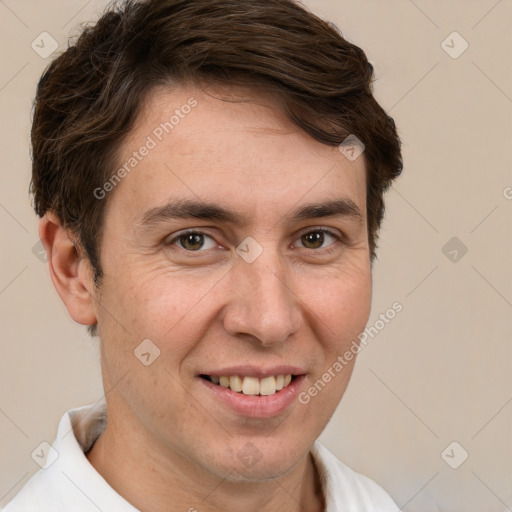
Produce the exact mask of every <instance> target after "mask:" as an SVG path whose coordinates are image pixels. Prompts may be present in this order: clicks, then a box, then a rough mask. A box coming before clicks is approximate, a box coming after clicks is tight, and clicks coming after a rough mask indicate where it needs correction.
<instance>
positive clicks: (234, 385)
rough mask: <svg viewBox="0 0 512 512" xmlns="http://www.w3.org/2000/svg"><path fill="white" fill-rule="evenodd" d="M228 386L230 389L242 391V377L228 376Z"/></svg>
mask: <svg viewBox="0 0 512 512" xmlns="http://www.w3.org/2000/svg"><path fill="white" fill-rule="evenodd" d="M229 387H230V388H231V389H232V391H238V392H240V391H242V379H241V378H240V377H239V376H238V375H235V376H234V377H230V378H229Z"/></svg>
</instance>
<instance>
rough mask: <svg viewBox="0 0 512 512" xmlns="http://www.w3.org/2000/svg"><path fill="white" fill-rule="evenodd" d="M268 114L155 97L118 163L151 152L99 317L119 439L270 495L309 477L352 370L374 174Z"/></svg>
mask: <svg viewBox="0 0 512 512" xmlns="http://www.w3.org/2000/svg"><path fill="white" fill-rule="evenodd" d="M190 98H194V99H195V101H196V102H197V104H195V102H193V101H192V102H190V101H189V99H190ZM253 99H256V100H257V101H252V102H246V101H244V102H240V101H237V102H230V101H222V100H220V99H218V98H217V97H216V95H214V96H212V95H211V94H207V93H205V92H203V91H201V90H198V89H195V88H192V87H187V88H185V87H183V88H180V89H178V90H173V91H171V92H169V90H163V89H160V90H158V91H156V92H154V93H153V94H152V95H151V96H150V98H149V101H148V103H147V104H146V106H145V108H144V111H143V113H142V115H141V116H140V118H139V120H138V122H137V124H136V126H135V128H134V130H133V132H132V133H131V134H130V137H129V138H128V139H127V140H126V141H125V142H124V144H123V146H122V148H121V151H120V153H119V155H118V166H119V167H121V166H122V165H124V164H125V163H126V162H130V158H131V157H134V155H133V152H134V151H137V152H138V153H137V154H138V156H135V157H134V158H137V163H136V165H134V160H132V161H131V165H130V164H129V165H128V166H127V168H128V169H130V172H129V173H127V175H126V177H124V178H123V179H122V180H121V182H120V183H119V184H117V185H116V187H115V189H114V190H113V191H111V192H110V194H111V196H109V197H108V201H109V202H108V205H107V208H106V216H105V221H104V226H103V235H102V246H101V261H102V267H103V270H104V277H103V280H102V282H101V290H100V294H99V295H98V296H97V297H96V299H97V301H96V302H95V314H96V317H97V321H98V329H99V334H100V337H101V341H102V367H103V374H104V380H105V388H106V391H107V405H108V408H109V409H108V411H109V421H110V422H111V425H112V426H113V427H115V428H116V429H118V430H119V431H124V432H125V435H128V436H130V435H131V436H132V437H133V439H134V442H136V443H143V444H144V445H145V447H146V449H147V451H148V456H150V457H154V458H157V459H159V460H180V461H182V463H183V464H187V465H189V467H195V468H197V469H199V470H200V471H203V470H205V471H207V472H208V473H210V474H213V475H216V476H222V477H225V476H226V475H228V478H231V479H252V480H261V479H267V478H276V477H279V476H281V475H284V474H285V473H286V472H288V471H289V470H290V469H291V468H292V467H293V466H294V465H296V464H297V463H298V461H299V460H301V459H302V458H303V457H304V456H305V455H306V454H307V452H308V450H309V449H310V447H311V445H312V444H313V442H314V440H315V439H316V438H317V437H318V436H319V435H320V433H321V432H322V430H323V429H324V427H325V425H326V424H327V422H328V420H329V418H330V417H331V415H332V414H333V412H334V410H335V408H336V406H337V404H338V402H339V401H340V399H341V397H342V395H343V393H344V391H345V389H346V386H347V384H348V381H349V378H350V374H351V372H352V368H353V364H354V360H352V361H350V362H349V363H348V364H347V365H346V366H344V367H343V369H342V370H341V371H337V372H333V370H332V368H333V365H334V363H335V362H336V360H337V357H338V356H341V355H342V354H343V353H344V352H345V351H346V350H347V349H348V348H349V347H350V346H351V344H352V342H353V340H355V339H356V337H357V335H358V334H359V333H360V332H361V331H362V330H363V329H364V327H365V325H366V322H367V320H368V315H369V310H370V302H371V270H370V259H369V248H368V238H367V222H366V181H365V169H364V159H363V157H360V158H357V159H356V160H354V161H350V160H349V159H347V158H346V157H345V156H344V155H343V154H342V153H340V151H339V150H338V148H330V147H327V146H325V145H323V144H320V143H318V142H316V141H314V140H313V139H312V138H311V137H309V136H308V135H306V134H305V133H303V132H301V131H300V130H299V129H298V128H297V127H296V126H294V125H292V124H291V123H290V122H288V121H287V120H286V119H285V118H284V116H283V115H282V114H281V113H280V112H279V111H278V109H277V108H276V107H275V106H273V105H272V104H271V103H270V101H266V102H265V100H263V99H262V98H259V97H258V96H254V97H253ZM187 104H188V105H189V106H190V105H195V106H193V107H191V108H187V107H184V108H182V106H183V105H187ZM175 110H178V111H179V112H178V114H176V113H175ZM171 116H175V117H174V119H173V120H172V122H171V125H172V126H173V128H172V129H170V128H169V125H167V130H168V132H169V133H166V131H165V130H164V129H163V128H162V126H161V123H164V124H165V123H166V122H169V120H170V119H171ZM177 117H179V121H178V122H176V119H177ZM148 136H149V137H150V139H151V141H152V142H151V141H150V139H148ZM159 139H161V140H159ZM144 145H146V147H149V148H150V149H149V150H148V151H147V155H146V156H145V157H142V156H141V154H142V153H146V151H144V150H143V151H139V148H140V147H141V146H144ZM116 169H117V168H116ZM122 174H123V173H121V175H122ZM103 200H106V199H103ZM333 202H336V203H333ZM192 203H197V204H196V206H195V207H194V208H192V210H194V211H195V215H196V216H195V217H193V216H190V215H185V214H186V212H185V214H183V212H181V213H182V214H183V215H185V216H183V215H176V214H177V213H180V212H178V211H177V210H178V208H176V207H177V206H180V207H181V210H187V207H188V208H189V210H188V211H190V207H191V206H192ZM324 203H329V204H330V206H331V207H333V206H334V208H332V209H331V211H330V213H332V215H327V214H328V213H329V212H327V211H323V213H322V212H320V208H314V207H313V206H316V205H322V204H324ZM198 205H203V207H200V206H198ZM204 205H208V207H205V206H204ZM347 205H348V206H347ZM350 206H352V209H351V208H350ZM305 207H310V208H308V209H305ZM355 209H357V210H358V211H359V212H360V216H357V215H355V214H354V210H355ZM226 212H228V213H226ZM300 212H302V214H301V215H299V213H300ZM315 212H316V214H315ZM318 214H321V215H322V216H318ZM248 237H250V238H248ZM143 340H150V341H145V342H144V344H143V345H141V343H142V342H143ZM134 351H135V353H134ZM158 351H159V356H158V357H156V356H157V355H158ZM155 357H156V359H155ZM329 368H331V375H332V373H334V375H335V376H334V377H331V379H330V382H327V383H326V382H325V380H326V379H324V380H323V385H322V384H320V385H319V384H317V388H318V389H320V391H318V392H317V394H316V396H314V397H311V399H310V400H309V402H308V403H301V402H305V400H302V401H300V400H299V395H300V394H301V393H304V392H307V390H308V389H309V388H310V387H311V386H313V385H314V384H315V382H317V381H318V380H322V375H323V374H324V373H325V372H327V371H328V369H329ZM287 374H291V375H293V376H294V377H293V380H292V381H291V383H290V384H289V385H288V386H287V387H285V388H284V389H282V390H280V391H277V392H274V390H275V386H276V383H277V385H278V387H279V386H281V385H283V382H282V381H283V379H282V378H281V377H278V378H277V379H273V378H267V379H265V381H264V382H263V381H261V382H260V381H259V380H257V379H256V378H257V377H262V378H263V377H272V376H279V375H287ZM221 376H226V377H235V376H238V377H240V378H241V379H238V380H237V379H232V380H231V381H230V383H231V384H232V385H233V387H234V388H235V389H237V383H238V384H242V385H243V386H244V389H245V391H247V392H248V393H254V392H258V391H257V390H258V388H257V386H258V384H260V386H261V387H260V392H261V393H270V394H266V395H264V396H261V395H246V394H244V393H243V392H237V391H233V390H231V389H228V388H226V387H223V386H221V385H220V384H216V383H215V382H216V381H217V380H218V379H219V378H220V377H221ZM244 377H249V378H248V379H247V382H245V383H244V382H243V378H244ZM222 383H224V384H225V383H226V381H225V379H223V380H222ZM284 383H285V384H286V383H287V380H284ZM301 396H304V394H302V395H301ZM190 465H192V466H190Z"/></svg>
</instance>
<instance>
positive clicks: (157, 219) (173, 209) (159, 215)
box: [136, 198, 364, 230]
mask: <svg viewBox="0 0 512 512" xmlns="http://www.w3.org/2000/svg"><path fill="white" fill-rule="evenodd" d="M323 217H348V218H352V219H354V220H356V221H357V222H358V223H362V222H363V220H364V217H363V214H362V212H361V210H360V209H359V207H358V206H357V205H356V204H355V203H354V201H352V199H349V198H340V199H333V200H328V201H323V202H320V203H312V204H307V205H304V206H301V207H299V208H296V209H295V210H292V211H291V213H288V214H286V215H284V216H283V217H282V220H286V221H289V222H294V221H295V222H297V221H302V220H309V219H317V218H323ZM175 219H201V220H210V221H218V222H224V223H226V224H234V225H239V226H246V225H248V224H249V217H247V216H246V215H243V214H241V213H239V212H237V211H235V210H233V209H231V208H229V207H226V206H220V205H218V204H215V203H208V202H202V201H194V200H184V199H179V200H176V201H172V202H169V203H168V204H166V205H164V206H159V207H156V208H151V209H150V210H147V211H146V212H144V214H143V216H142V220H141V221H140V223H138V225H137V228H136V229H137V230H138V229H142V228H149V227H153V226H156V225H158V224H161V223H165V222H168V221H171V220H175Z"/></svg>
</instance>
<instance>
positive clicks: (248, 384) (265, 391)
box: [210, 374, 292, 396]
mask: <svg viewBox="0 0 512 512" xmlns="http://www.w3.org/2000/svg"><path fill="white" fill-rule="evenodd" d="M210 379H211V381H212V382H213V383H214V384H219V385H220V386H222V387H224V388H230V389H231V390H232V391H236V392H237V393H243V394H244V395H253V396H254V395H262V396H268V395H273V394H274V393H276V392H277V391H281V389H283V388H285V387H286V386H288V385H289V384H290V382H291V381H292V376H291V375H290V374H288V375H271V376H269V377H263V378H262V379H259V378H258V377H240V376H238V375H233V376H231V377H228V376H224V375H223V376H221V377H217V376H212V377H210Z"/></svg>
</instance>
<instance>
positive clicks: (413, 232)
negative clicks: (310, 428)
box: [0, 0, 512, 512]
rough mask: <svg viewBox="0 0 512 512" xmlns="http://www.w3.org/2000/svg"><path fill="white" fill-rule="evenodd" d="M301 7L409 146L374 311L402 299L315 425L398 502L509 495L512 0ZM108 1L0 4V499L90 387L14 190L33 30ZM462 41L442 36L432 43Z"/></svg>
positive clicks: (412, 511)
mask: <svg viewBox="0 0 512 512" xmlns="http://www.w3.org/2000/svg"><path fill="white" fill-rule="evenodd" d="M306 4H307V5H309V6H310V7H311V8H312V9H313V10H314V11H315V12H316V13H318V14H319V15H321V16H323V17H325V18H328V19H330V20H331V21H333V22H334V23H336V24H337V25H338V26H339V27H340V28H341V30H342V32H343V33H344V35H345V36H346V37H347V38H348V39H350V40H352V41H353V42H355V43H356V44H358V45H360V46H361V47H363V49H365V51H366V52H367V54H368V56H369V59H370V60H371V61H372V62H373V63H374V65H375V69H376V74H377V82H376V85H375V90H376V95H377V97H378V99H379V101H381V103H382V104H383V106H384V107H385V108H386V109H388V110H390V111H391V114H392V115H393V116H394V118H395V120H396V122H397V125H398V127H399V129H400V132H401V136H402V139H403V143H404V146H403V150H404V159H405V170H404V173H403V176H402V177H401V178H400V179H399V181H398V182H397V183H396V185H395V187H394V188H393V189H392V190H390V191H389V193H388V195H387V219H386V221H385V225H384V228H383V230H382V235H381V248H380V252H379V261H378V262H377V263H376V265H375V270H374V284H375V292H374V302H373V312H372V317H371V319H370V322H369V323H370V324H373V323H374V322H375V320H376V319H377V318H378V316H379V314H381V313H384V312H385V311H386V310H387V309H388V307H390V306H391V304H392V303H393V302H395V301H399V302H400V303H401V304H402V305H403V311H402V312H401V313H400V314H398V315H397V316H396V318H395V319H394V320H392V321H391V322H390V323H389V324H387V325H386V327H385V328H384V329H382V330H381V331H380V333H379V334H378V335H377V336H376V337H375V338H374V339H372V340H371V341H370V342H369V344H368V346H367V347H366V348H365V349H364V350H363V351H362V353H361V354H360V356H359V361H358V365H357V366H356V371H355V374H354V377H353V380H352V383H351V385H350V387H349V390H348V392H347V394H346V396H345V398H344V399H343V401H342V404H341V406H340V407H339V408H338V410H337V412H336V414H335V416H334V418H333V419H332V421H331V423H330V424H329V425H328V427H327V429H326V431H325V433H324V434H323V436H322V440H323V441H324V443H325V444H326V445H327V446H328V447H329V448H330V449H331V451H333V452H334V453H335V454H336V455H338V456H339V457H340V458H341V459H342V460H343V461H344V462H345V463H347V464H348V465H349V466H351V467H353V468H354V469H356V470H357V471H360V472H362V473H365V474H367V475H369V476H370V477H372V478H373V479H375V480H376V481H377V482H379V483H380V484H381V485H382V486H383V487H384V488H386V489H387V490H388V492H389V493H390V494H391V495H392V496H393V498H394V499H395V501H396V502H397V504H398V505H399V506H400V507H402V508H403V510H404V511H406V512H420V511H421V512H432V511H438V510H439V511H465V512H476V511H485V512H493V511H497V512H502V511H505V510H512V372H511V362H512V340H511V333H512V322H511V318H512V314H511V313H512V270H511V263H510V262H511V261H512V242H511V238H510V234H511V219H512V199H511V198H512V188H507V187H512V172H511V171H512V167H511V163H512V156H511V146H512V66H511V62H512V35H511V34H512V1H511V0H501V1H496V0H415V1H414V2H413V1H412V0H309V1H307V2H306ZM104 5H105V1H104V0H92V1H86V0H66V1H63V0H60V1H58V0H46V1H44V2H41V1H35V0H16V1H15V0H3V1H0V24H1V30H0V48H1V50H0V51H1V62H2V65H1V69H0V108H1V119H2V123H1V134H0V155H1V156H2V158H1V167H2V171H1V179H2V183H1V187H0V223H1V233H2V242H3V243H2V250H1V252H0V257H1V261H0V268H1V275H0V311H1V325H2V352H1V354H2V357H1V358H0V378H1V388H0V389H1V396H0V432H1V436H0V454H1V457H0V504H3V503H5V502H6V501H8V500H9V499H10V498H11V497H12V496H13V495H14V494H15V492H16V491H17V490H19V488H20V487H21V486H22V485H23V484H24V483H25V482H26V481H27V479H28V478H29V476H30V475H31V474H32V473H34V472H35V471H36V470H37V469H38V466H36V464H35V463H34V462H33V460H32V459H31V458H30V454H31V452H32V451H33V450H34V448H35V447H36V446H37V445H38V444H39V443H40V442H41V441H43V440H46V441H49V442H51V441H52V440H53V438H54V435H55V431H56V426H57V423H58V420H59V418H60V416H61V415H62V413H63V412H64V411H65V410H66V409H68V408H71V407H74V406H78V405H81V404H84V403H88V402H93V401H97V400H99V399H101V397H102V394H103V392H102V387H101V383H100V374H99V366H98V362H97V346H96V341H93V340H90V339H89V338H88V336H87V334H86V331H85V329H84V328H82V327H80V326H78V325H75V324H74V323H73V322H72V321H71V319H69V318H68V316H67V313H66V310H65V308H64V306H63V305H62V304H61V302H60V301H59V299H58V297H57V294H56V293H55V291H54V289H53V287H52V285H51V282H50V279H49V277H48V275H47V270H46V265H45V264H44V263H43V262H41V261H40V259H38V257H37V256H36V255H35V254H34V253H33V246H34V245H35V244H36V243H37V241H38V237H37V231H36V227H37V223H36V219H35V216H34V214H33V212H32V210H31V207H30V198H29V196H28V192H27V190H28V183H29V177H30V159H29V153H28V138H29V135H28V134H29V126H30V109H31V101H32V98H33V95H34V91H35V85H36V82H37V79H38V77H39V76H40V74H41V72H42V70H43V68H44V67H45V66H46V64H47V62H48V61H47V60H44V59H43V58H41V57H40V56H39V55H38V54H37V53H36V52H35V51H34V50H33V49H32V48H31V42H32V41H33V40H34V39H35V38H36V37H37V36H38V35H39V34H40V33H41V32H43V31H46V32H48V33H50V34H51V35H52V36H53V37H54V38H55V39H56V40H57V41H58V42H59V44H60V45H61V47H62V46H63V45H65V44H66V43H65V41H66V36H67V35H68V34H70V33H71V31H72V29H73V28H74V27H76V25H77V24H78V23H79V22H82V21H87V20H93V19H95V13H96V12H97V11H98V8H100V7H103V6H104ZM454 31H457V32H458V33H459V34H460V36H462V37H463V38H464V40H466V41H467V43H468V44H469V47H468V48H467V50H466V51H465V52H464V53H463V54H462V55H460V56H459V57H458V58H452V57H451V56H450V55H448V53H447V52H446V51H445V50H444V49H443V47H442V42H443V40H445V39H446V38H447V36H449V35H450V34H451V33H452V32H454ZM462 44H463V41H462V40H461V39H459V37H458V36H450V37H449V38H448V39H447V41H446V43H445V48H446V49H447V50H449V51H450V52H452V54H453V53H454V52H459V51H460V50H461V49H462V48H463V46H462ZM446 45H448V47H446ZM450 47H451V48H450ZM506 196H508V198H509V199H507V197H506ZM452 237H457V238H458V239H459V242H458V243H459V244H464V246H465V247H467V253H466V254H465V255H464V256H463V257H462V258H461V257H460V256H461V254H462V253H461V252H460V249H458V252H457V253H454V252H452V253H451V254H450V253H449V251H453V247H451V246H450V247H448V249H445V252H446V253H447V255H448V256H449V257H450V258H454V257H457V258H460V259H458V261H456V262H453V261H451V260H450V259H449V257H447V256H446V255H445V253H444V252H443V250H442V248H443V247H444V245H445V244H446V243H447V242H448V241H449V240H450V239H451V238H452ZM455 250H457V249H455ZM36 252H37V251H36ZM298 428H299V426H298ZM453 441H457V442H458V443H459V445H460V447H459V446H457V447H456V448H455V449H454V451H451V450H448V454H449V455H450V456H451V457H449V458H447V460H449V461H450V462H451V463H452V465H453V464H454V462H457V461H458V460H459V457H460V456H461V454H462V453H463V452H462V450H466V451H467V452H468V454H469V457H468V459H467V460H466V461H465V462H464V463H463V464H462V465H461V466H460V467H459V468H458V469H452V468H451V467H450V466H449V465H448V464H447V463H446V462H445V461H444V460H443V458H442V457H441V453H442V452H443V450H444V449H445V448H446V447H447V446H448V445H449V444H450V443H452V442H453Z"/></svg>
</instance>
